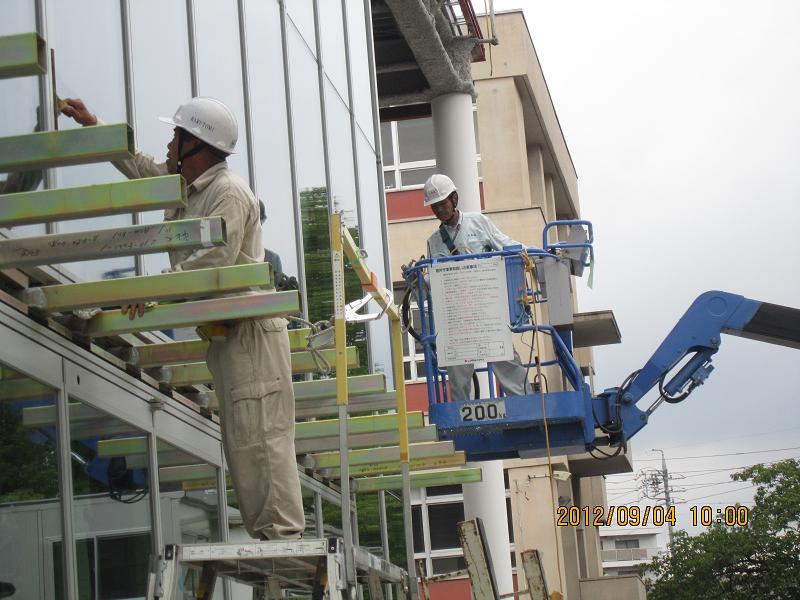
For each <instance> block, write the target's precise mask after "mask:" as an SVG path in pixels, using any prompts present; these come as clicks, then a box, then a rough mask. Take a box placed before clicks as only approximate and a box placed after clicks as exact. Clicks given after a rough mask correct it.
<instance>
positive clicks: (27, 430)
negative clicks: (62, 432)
mask: <svg viewBox="0 0 800 600" xmlns="http://www.w3.org/2000/svg"><path fill="white" fill-rule="evenodd" d="M57 401H58V392H57V390H55V389H53V388H51V387H49V386H47V385H44V384H42V383H40V382H39V381H37V380H35V379H32V378H31V377H28V376H26V375H24V374H22V373H20V372H18V371H16V370H14V369H12V368H10V367H8V366H7V365H5V364H3V363H0V597H12V598H13V597H17V598H51V597H53V596H54V595H55V593H56V592H55V590H56V589H59V590H60V589H62V587H61V586H62V582H63V577H62V576H63V571H64V569H63V559H62V557H61V556H60V555H54V554H53V553H52V551H50V552H48V546H50V547H52V546H54V545H58V544H61V539H62V538H61V536H62V520H61V505H60V502H59V500H60V498H59V486H58V481H59V468H58V430H57V428H56V427H55V424H54V419H53V418H52V417H53V416H54V415H55V412H56V403H57ZM37 415H45V418H44V419H40V420H39V421H37V418H36V417H37Z"/></svg>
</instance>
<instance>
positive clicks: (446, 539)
mask: <svg viewBox="0 0 800 600" xmlns="http://www.w3.org/2000/svg"><path fill="white" fill-rule="evenodd" d="M481 22H483V21H482V20H481ZM496 27H497V28H496V31H495V33H496V35H497V37H498V38H499V40H500V43H499V45H498V46H496V47H494V48H493V49H492V53H491V57H492V59H491V61H489V60H487V61H483V62H474V63H473V65H472V77H473V79H474V83H475V92H476V98H475V103H474V120H473V123H474V127H475V131H476V147H477V149H478V153H477V154H476V156H475V164H476V165H477V167H478V171H479V173H480V201H481V210H482V212H483V213H484V214H487V215H489V216H490V217H491V219H492V221H494V222H495V224H497V226H498V227H499V228H500V229H501V230H502V231H504V232H505V233H507V234H508V235H510V236H511V237H513V238H514V239H516V240H519V241H520V242H522V243H524V244H528V245H530V246H541V244H542V231H543V229H544V226H545V224H546V223H548V222H550V221H555V220H562V219H579V218H581V215H580V201H579V197H578V184H577V173H576V170H575V166H574V164H573V162H572V160H571V157H570V155H569V150H568V148H567V144H566V140H565V139H564V135H563V132H562V130H561V127H560V124H559V122H558V117H557V115H556V112H555V108H554V106H553V103H552V99H551V97H550V95H549V92H548V90H547V84H546V82H545V79H544V75H543V73H542V68H541V65H540V64H539V62H538V58H537V56H536V51H535V49H534V46H533V42H532V40H531V36H530V33H529V29H528V26H527V24H526V22H525V18H524V15H523V13H522V12H521V11H512V12H508V13H501V14H498V15H497V19H496ZM435 119H436V115H435V114H434V115H432V116H423V117H420V118H416V119H404V120H397V121H392V122H385V121H384V122H382V123H381V140H382V152H383V157H384V180H385V188H386V203H387V215H388V218H389V244H390V246H389V247H390V250H391V265H390V271H391V276H392V280H393V282H394V283H395V290H396V293H397V294H398V295H399V293H400V291H401V290H402V289H403V288H404V284H403V282H402V275H401V266H402V265H403V264H405V263H407V262H409V260H412V259H417V258H419V257H420V255H422V254H424V253H425V248H426V246H425V240H426V239H427V237H428V236H429V235H430V234H431V233H432V232H433V231H435V229H436V227H438V221H437V220H436V219H435V218H434V217H433V215H432V213H431V212H430V209H429V208H427V207H424V206H423V191H422V189H421V188H422V186H421V184H422V183H423V182H424V180H425V179H426V178H427V177H428V176H430V174H432V173H434V172H444V173H445V174H447V172H446V171H440V169H439V167H438V166H437V162H436V152H435V144H434V143H433V142H434V133H433V124H434V121H435ZM468 125H469V124H468V123H465V124H464V126H465V127H467V126H468ZM559 233H562V234H563V232H559ZM580 285H581V284H580V283H577V282H575V281H573V290H575V289H576V288H577V287H579V286H580ZM573 301H574V306H575V309H576V312H577V293H573ZM611 318H612V320H613V317H611ZM576 329H577V326H576ZM612 329H613V330H614V331H612V332H611V334H610V335H609V334H608V333H606V334H605V335H599V336H594V337H592V338H591V339H589V340H588V341H586V342H583V341H579V342H578V343H576V350H575V355H576V359H577V360H578V362H579V364H580V366H581V368H582V370H583V372H584V374H585V375H587V376H589V377H590V378H591V376H593V374H594V370H593V365H592V346H593V345H599V344H604V343H613V342H616V341H619V340H618V332H616V331H615V325H614V326H613V327H612ZM576 335H577V334H576ZM578 337H579V336H578ZM526 342H528V340H527V339H526V340H519V339H517V340H515V344H516V345H517V350H518V351H519V353H520V355H521V356H522V357H523V358H525V357H528V355H529V354H530V352H531V349H530V346H529V345H527V344H526ZM405 352H406V354H405V365H406V372H405V375H406V380H407V382H408V384H409V385H408V386H407V389H408V395H409V398H410V399H411V403H412V406H414V407H415V408H419V409H423V410H424V409H426V408H427V395H426V390H425V386H424V383H423V382H424V356H423V355H422V348H421V346H420V345H419V343H415V342H414V340H413V338H411V336H410V335H409V336H408V339H407V340H406V344H405ZM544 358H545V359H549V358H551V356H549V355H548V354H547V353H545V354H544ZM544 372H545V376H546V377H547V381H548V390H550V391H555V390H561V389H564V387H563V381H562V380H561V378H560V374H559V373H558V372H557V371H556V368H554V367H547V368H545V369H544ZM552 464H553V465H554V466H553V468H554V469H555V470H563V471H565V472H569V473H571V474H572V476H571V477H570V479H569V480H567V481H558V480H551V478H550V475H549V472H550V471H549V469H548V466H547V461H546V460H543V459H536V460H524V459H514V460H506V461H504V464H503V469H504V479H505V484H506V485H505V497H506V514H507V520H508V534H509V540H510V545H509V550H510V553H511V554H512V564H513V565H515V569H516V565H519V564H521V560H520V553H521V552H522V551H524V550H527V549H531V548H536V549H538V550H539V551H540V553H541V555H542V558H543V566H544V569H545V576H546V579H547V582H548V585H549V587H550V590H551V591H552V590H556V589H558V590H560V591H561V592H562V594H564V596H565V597H567V598H573V599H578V598H581V597H582V596H581V586H582V583H581V582H582V581H583V580H585V579H597V578H600V583H593V584H591V586H590V587H592V589H595V590H596V589H597V588H598V586H602V585H604V583H603V581H602V577H603V567H602V557H601V543H600V535H599V531H598V528H597V527H595V526H584V525H583V524H582V525H581V526H578V527H570V526H559V525H558V524H557V515H556V512H557V509H558V507H559V506H561V507H564V506H566V507H568V506H579V507H585V506H588V507H595V506H598V507H604V506H606V496H605V485H604V482H603V478H602V475H605V474H611V473H617V472H627V471H630V470H631V464H630V459H629V457H628V456H626V455H622V456H620V457H617V458H616V459H614V460H609V461H601V460H596V459H594V458H592V457H591V456H589V455H587V454H582V455H571V456H553V457H552ZM459 487H460V486H459ZM465 487H466V486H465ZM447 492H448V493H447V494H446V495H441V490H430V491H427V492H426V491H423V492H421V493H420V494H419V495H418V496H417V498H416V500H415V511H414V517H415V536H416V537H415V552H416V554H415V556H416V557H417V558H418V559H419V560H424V561H426V565H427V569H428V573H429V574H432V575H441V574H442V573H445V572H448V571H453V570H456V569H458V568H463V564H464V563H463V557H462V556H461V550H460V548H459V547H458V542H457V537H456V536H455V534H454V533H452V534H450V535H449V536H448V535H443V534H442V533H441V531H440V530H441V528H443V527H445V524H446V526H447V527H453V526H454V525H455V522H456V521H457V520H460V519H461V518H463V516H464V508H463V506H462V504H461V502H462V497H461V495H460V493H459V492H461V490H460V489H458V488H454V489H449V490H447ZM451 531H452V529H451ZM518 576H519V573H517V577H518ZM607 584H611V582H610V581H609V582H607ZM467 587H468V583H467V582H466V581H465V580H464V579H461V580H459V579H458V578H454V579H452V580H449V581H446V582H436V583H434V584H432V585H431V588H430V589H431V596H432V597H437V596H436V595H437V594H441V596H439V597H442V598H444V597H452V595H453V594H454V593H456V590H461V592H460V593H462V594H465V595H464V597H465V598H466V597H467V595H466V594H467ZM637 593H638V592H637ZM591 597H592V596H589V595H587V596H586V598H591ZM616 597H617V598H620V597H625V598H627V597H628V596H626V595H622V596H616ZM631 597H638V596H631Z"/></svg>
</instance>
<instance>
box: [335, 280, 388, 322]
mask: <svg viewBox="0 0 800 600" xmlns="http://www.w3.org/2000/svg"><path fill="white" fill-rule="evenodd" d="M380 294H381V295H382V296H383V299H384V300H385V301H386V303H385V306H384V308H383V310H381V312H379V313H366V314H364V313H359V312H358V311H359V310H361V309H362V308H364V307H365V306H366V305H367V304H368V303H369V301H370V300H374V299H375V298H374V296H373V294H372V293H370V294H367V295H366V296H364V297H363V298H361V299H360V300H354V301H353V302H350V303H349V304H346V305H345V307H344V319H345V321H347V322H348V323H366V322H367V321H374V320H376V319H380V318H381V317H382V316H383V315H384V314H386V311H387V309H388V308H389V307H390V306H391V304H392V301H393V298H392V294H391V292H390V291H389V290H387V289H385V288H384V289H382V290H380Z"/></svg>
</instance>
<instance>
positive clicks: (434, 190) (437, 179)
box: [425, 173, 456, 206]
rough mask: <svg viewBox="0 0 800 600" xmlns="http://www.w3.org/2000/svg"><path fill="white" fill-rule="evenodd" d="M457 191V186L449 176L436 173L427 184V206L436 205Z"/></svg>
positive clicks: (429, 178)
mask: <svg viewBox="0 0 800 600" xmlns="http://www.w3.org/2000/svg"><path fill="white" fill-rule="evenodd" d="M455 191H456V184H455V183H453V180H452V179H450V178H449V177H448V176H447V175H442V174H441V173H434V174H433V175H431V176H430V177H428V181H426V182H425V206H430V205H431V204H436V203H437V202H441V201H442V200H444V199H445V198H447V197H448V196H449V195H450V194H452V193H453V192H455Z"/></svg>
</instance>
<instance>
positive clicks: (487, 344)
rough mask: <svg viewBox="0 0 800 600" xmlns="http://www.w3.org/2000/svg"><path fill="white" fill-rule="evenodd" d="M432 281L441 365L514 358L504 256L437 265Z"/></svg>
mask: <svg viewBox="0 0 800 600" xmlns="http://www.w3.org/2000/svg"><path fill="white" fill-rule="evenodd" d="M430 284H431V295H432V297H433V319H434V323H435V324H436V353H437V357H438V360H439V366H440V367H448V366H452V365H463V364H467V363H476V362H494V361H501V360H511V359H512V358H513V356H514V349H513V346H512V342H511V330H510V329H509V328H508V325H509V323H508V321H509V316H508V292H507V291H506V270H505V265H504V264H503V259H502V258H500V257H499V256H496V257H491V258H481V259H475V260H465V261H458V262H455V261H454V262H446V263H440V264H435V265H432V266H431V267H430Z"/></svg>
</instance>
